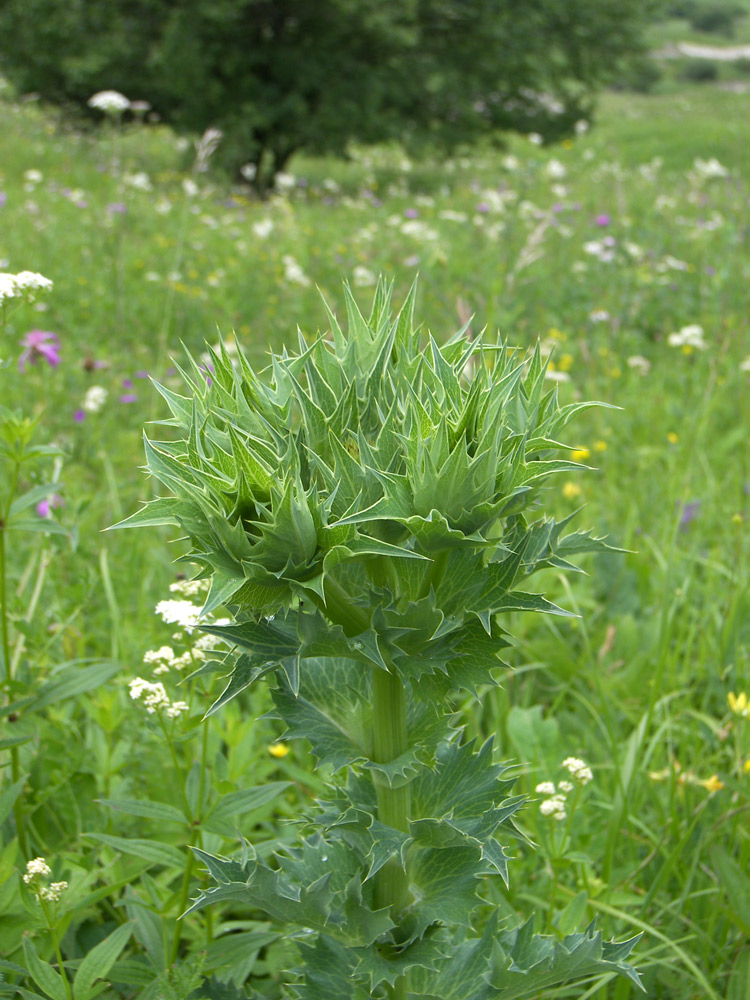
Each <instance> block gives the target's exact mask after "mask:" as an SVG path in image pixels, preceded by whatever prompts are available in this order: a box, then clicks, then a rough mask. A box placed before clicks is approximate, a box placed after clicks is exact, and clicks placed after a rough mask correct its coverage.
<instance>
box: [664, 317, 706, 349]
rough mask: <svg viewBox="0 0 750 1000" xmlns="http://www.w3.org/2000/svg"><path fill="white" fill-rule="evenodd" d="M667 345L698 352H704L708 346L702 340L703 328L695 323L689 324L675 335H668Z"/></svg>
mask: <svg viewBox="0 0 750 1000" xmlns="http://www.w3.org/2000/svg"><path fill="white" fill-rule="evenodd" d="M667 343H668V344H669V346H670V347H682V348H686V347H687V348H690V350H693V349H696V350H699V351H704V350H705V349H706V347H707V346H708V345H707V344H706V343H705V342H704V340H703V327H702V326H699V325H698V324H697V323H690V324H689V325H688V326H683V327H682V329H681V330H678V331H677V332H676V333H670V335H669V337H668V338H667Z"/></svg>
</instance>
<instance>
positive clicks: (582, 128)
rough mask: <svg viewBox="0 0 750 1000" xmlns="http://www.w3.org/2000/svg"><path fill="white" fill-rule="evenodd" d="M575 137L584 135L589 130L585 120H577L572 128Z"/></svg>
mask: <svg viewBox="0 0 750 1000" xmlns="http://www.w3.org/2000/svg"><path fill="white" fill-rule="evenodd" d="M573 128H574V129H575V133H576V135H577V136H581V135H586V133H587V132H588V130H589V123H588V122H587V121H586V119H585V118H579V119H578V121H577V122H576V123H575V125H574V126H573Z"/></svg>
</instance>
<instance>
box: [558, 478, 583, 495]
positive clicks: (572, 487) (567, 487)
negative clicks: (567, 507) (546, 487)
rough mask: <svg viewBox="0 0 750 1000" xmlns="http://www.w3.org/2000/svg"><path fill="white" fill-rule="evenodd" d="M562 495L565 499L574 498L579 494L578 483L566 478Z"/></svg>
mask: <svg viewBox="0 0 750 1000" xmlns="http://www.w3.org/2000/svg"><path fill="white" fill-rule="evenodd" d="M562 495H563V496H564V497H565V499H566V500H575V498H576V497H577V496H580V495H581V487H580V486H579V485H578V483H574V482H572V481H571V480H568V482H567V483H565V484H564V486H563V488H562Z"/></svg>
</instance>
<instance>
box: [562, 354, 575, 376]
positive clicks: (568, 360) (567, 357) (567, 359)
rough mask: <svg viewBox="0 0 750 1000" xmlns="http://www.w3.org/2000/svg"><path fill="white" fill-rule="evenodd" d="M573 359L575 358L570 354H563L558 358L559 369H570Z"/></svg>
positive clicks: (567, 370)
mask: <svg viewBox="0 0 750 1000" xmlns="http://www.w3.org/2000/svg"><path fill="white" fill-rule="evenodd" d="M574 361H575V358H574V357H573V355H572V354H563V355H562V357H561V358H560V371H561V372H569V371H570V369H571V368H572V367H573V362H574Z"/></svg>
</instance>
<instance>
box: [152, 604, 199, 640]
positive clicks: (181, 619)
mask: <svg viewBox="0 0 750 1000" xmlns="http://www.w3.org/2000/svg"><path fill="white" fill-rule="evenodd" d="M200 613H201V609H200V608H199V607H197V605H195V604H193V603H192V602H191V601H159V603H158V604H157V605H156V614H157V615H159V617H160V618H161V620H162V621H163V622H166V624H167V625H179V626H180V628H183V629H185V631H186V632H188V633H190V632H192V631H193V629H194V628H195V626H196V625H197V624H198V618H199V617H200Z"/></svg>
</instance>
